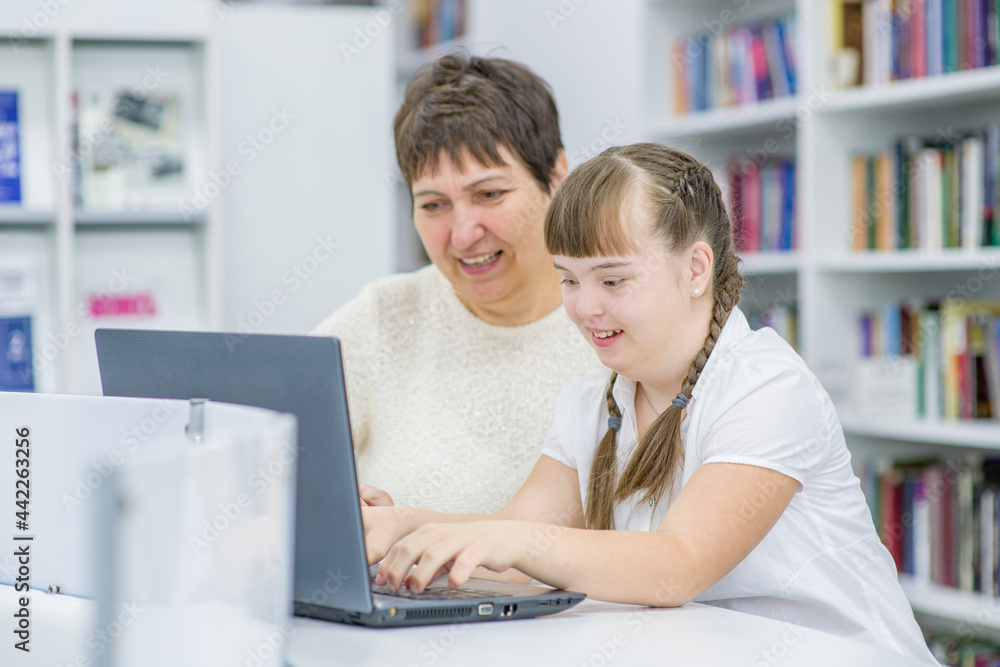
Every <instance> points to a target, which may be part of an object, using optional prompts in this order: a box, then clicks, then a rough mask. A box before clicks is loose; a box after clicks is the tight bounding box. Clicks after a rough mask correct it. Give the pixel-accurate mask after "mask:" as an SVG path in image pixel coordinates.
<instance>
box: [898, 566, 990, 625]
mask: <svg viewBox="0 0 1000 667" xmlns="http://www.w3.org/2000/svg"><path fill="white" fill-rule="evenodd" d="M899 583H900V584H901V585H902V587H903V591H905V592H906V597H907V598H908V599H909V600H910V606H911V607H913V611H914V613H915V614H917V616H918V617H920V616H929V617H932V619H936V620H937V621H938V622H937V623H934V625H935V626H943V627H949V626H950V625H951V624H952V623H954V622H956V621H957V622H958V627H959V629H960V630H964V633H963V634H965V636H967V637H969V636H977V637H991V638H994V640H996V639H997V638H998V637H1000V598H993V597H990V596H989V595H982V594H979V593H970V592H967V591H959V590H955V589H954V588H947V587H945V586H937V585H935V584H931V583H928V582H925V581H917V580H915V579H914V578H913V577H911V576H909V575H905V574H901V575H899ZM941 621H943V622H944V623H941ZM932 622H933V621H932Z"/></svg>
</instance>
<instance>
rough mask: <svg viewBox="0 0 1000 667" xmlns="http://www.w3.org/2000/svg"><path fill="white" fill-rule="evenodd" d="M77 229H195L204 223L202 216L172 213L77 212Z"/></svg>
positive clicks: (204, 217)
mask: <svg viewBox="0 0 1000 667" xmlns="http://www.w3.org/2000/svg"><path fill="white" fill-rule="evenodd" d="M73 219H74V221H75V222H76V226H77V227H92V226H120V225H125V226H135V227H151V226H156V227H197V226H199V225H203V224H205V223H206V221H207V219H208V217H207V216H206V215H204V214H197V215H188V216H187V217H185V216H184V215H182V214H181V213H177V212H173V211H106V212H105V211H77V212H76V214H75V215H74V216H73Z"/></svg>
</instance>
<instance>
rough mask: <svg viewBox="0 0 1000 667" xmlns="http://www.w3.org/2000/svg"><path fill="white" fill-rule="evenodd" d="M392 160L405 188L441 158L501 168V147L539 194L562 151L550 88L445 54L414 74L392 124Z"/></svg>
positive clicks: (526, 74)
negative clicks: (521, 167)
mask: <svg viewBox="0 0 1000 667" xmlns="http://www.w3.org/2000/svg"><path fill="white" fill-rule="evenodd" d="M393 132H394V134H395V138H396V158H397V160H398V161H399V169H400V171H401V172H402V173H403V178H404V179H405V180H406V183H407V185H410V186H412V185H413V181H414V180H415V179H417V178H418V177H420V176H421V175H422V174H423V173H424V172H425V170H428V169H430V170H431V172H432V173H433V172H434V171H436V170H437V166H438V160H439V159H440V157H441V152H442V151H445V153H446V154H447V156H448V157H449V158H450V159H451V161H452V162H453V163H454V164H455V165H457V166H459V167H461V164H462V154H463V149H468V151H469V153H470V154H471V155H472V157H474V158H475V159H476V160H478V161H479V162H481V163H482V164H484V165H489V166H500V165H503V164H504V161H503V160H502V159H501V157H500V152H499V150H498V147H499V146H500V145H503V146H504V147H506V148H507V149H508V150H509V151H510V152H511V153H512V154H513V155H514V156H515V157H516V158H518V159H519V160H520V161H521V162H522V163H523V164H524V166H525V167H526V168H527V169H528V171H530V172H531V175H532V176H534V178H535V180H536V181H537V182H538V184H539V186H540V187H541V188H542V190H543V191H544V192H549V181H550V178H551V174H552V170H553V169H554V168H555V164H556V159H557V157H558V156H559V151H560V149H562V147H563V146H562V139H561V138H560V135H559V112H558V111H557V110H556V103H555V100H554V99H553V98H552V91H551V89H550V88H549V85H548V84H547V83H546V82H545V81H543V80H542V79H541V78H539V77H538V76H537V75H536V74H535V73H534V72H532V71H531V70H529V69H528V68H527V67H525V66H524V65H521V64H520V63H516V62H513V61H510V60H504V59H501V58H480V57H478V56H471V55H469V54H467V53H464V52H456V53H450V54H448V55H446V56H443V57H442V58H440V59H438V60H436V61H434V62H432V63H428V64H426V65H424V66H422V67H421V68H420V69H418V70H417V73H416V74H414V75H413V78H412V79H410V82H409V84H407V86H406V93H405V96H404V99H403V104H402V105H401V106H400V107H399V111H397V112H396V120H395V122H394V123H393Z"/></svg>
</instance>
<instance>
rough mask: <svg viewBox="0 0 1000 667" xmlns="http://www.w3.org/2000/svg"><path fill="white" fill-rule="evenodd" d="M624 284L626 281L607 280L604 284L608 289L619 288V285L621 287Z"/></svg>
mask: <svg viewBox="0 0 1000 667" xmlns="http://www.w3.org/2000/svg"><path fill="white" fill-rule="evenodd" d="M623 282H625V281H624V280H605V281H604V284H605V285H606V286H607V287H618V286H619V285H621V284H622V283H623Z"/></svg>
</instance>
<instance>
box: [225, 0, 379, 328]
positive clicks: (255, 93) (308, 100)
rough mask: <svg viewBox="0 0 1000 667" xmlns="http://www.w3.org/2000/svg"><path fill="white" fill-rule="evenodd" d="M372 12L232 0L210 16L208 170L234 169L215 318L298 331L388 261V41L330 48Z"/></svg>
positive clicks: (231, 324)
mask: <svg viewBox="0 0 1000 667" xmlns="http://www.w3.org/2000/svg"><path fill="white" fill-rule="evenodd" d="M371 11H372V9H371V8H346V7H313V6H301V5H300V6H288V5H245V6H237V5H233V6H231V9H230V11H228V13H227V14H226V16H225V19H224V21H223V22H222V26H221V31H222V39H221V59H222V66H221V69H222V72H221V74H222V94H221V97H222V119H223V122H222V125H223V127H222V143H221V148H220V149H221V161H222V163H223V164H222V165H220V166H219V167H218V169H221V168H223V167H224V166H225V164H226V163H227V162H230V161H232V162H235V163H236V166H237V167H238V168H239V173H238V174H237V175H236V176H234V177H233V178H232V182H231V184H230V185H229V186H228V187H227V188H226V189H225V191H224V195H223V201H222V213H223V227H224V237H225V242H224V247H225V252H224V254H225V281H224V294H225V314H224V317H223V318H222V327H223V328H224V329H227V330H240V331H245V330H252V331H254V332H264V333H304V332H307V331H309V330H311V329H312V328H313V327H314V326H315V325H317V324H318V323H319V322H320V320H322V319H323V318H324V317H325V316H326V315H328V314H329V313H330V312H332V311H333V310H334V309H336V308H337V307H338V306H340V305H342V304H343V303H344V302H346V301H347V300H348V299H350V298H351V297H353V296H355V295H356V294H357V293H358V291H359V290H360V289H361V287H362V286H363V285H364V284H366V283H368V282H370V281H371V280H372V279H373V278H375V277H377V276H381V275H385V274H387V273H389V272H390V271H391V270H392V268H393V266H392V263H393V262H392V257H393V238H392V233H391V215H392V214H391V208H390V207H391V205H392V200H391V190H390V189H389V188H388V187H387V186H386V180H385V174H386V173H387V171H388V170H389V168H390V166H391V160H392V143H391V142H392V111H393V109H392V106H393V104H392V100H391V89H392V81H393V78H392V77H393V56H392V47H393V44H392V39H391V37H389V36H387V35H388V32H387V33H386V34H385V35H379V36H377V37H376V38H374V39H372V40H371V42H370V43H369V44H368V45H367V46H366V47H365V48H364V49H363V50H361V51H360V53H358V54H353V55H352V57H351V58H350V61H349V62H348V59H347V58H346V57H345V55H344V53H343V52H342V50H341V43H343V42H347V43H350V42H352V40H353V38H354V31H355V28H357V27H359V26H361V27H363V26H364V25H365V24H366V23H367V22H368V21H369V20H370V19H371V16H370V14H371ZM272 123H273V126H272ZM251 137H257V144H258V146H259V148H258V147H255V146H254V145H253V143H252V141H251V140H250V138H251ZM266 141H269V142H270V143H265V142H266ZM329 244H335V245H336V248H334V249H332V250H331V249H330V248H329V247H328V246H329Z"/></svg>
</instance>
